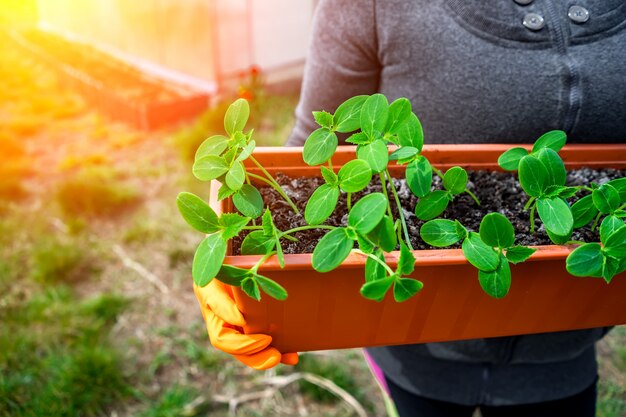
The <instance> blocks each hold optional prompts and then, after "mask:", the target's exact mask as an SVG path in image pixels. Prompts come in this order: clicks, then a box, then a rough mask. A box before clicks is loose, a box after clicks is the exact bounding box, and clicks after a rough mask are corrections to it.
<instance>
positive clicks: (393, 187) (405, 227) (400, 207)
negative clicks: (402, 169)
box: [385, 168, 413, 250]
mask: <svg viewBox="0 0 626 417" xmlns="http://www.w3.org/2000/svg"><path fill="white" fill-rule="evenodd" d="M385 174H386V175H387V178H389V184H391V192H392V194H393V198H394V199H395V200H396V207H397V209H398V213H399V214H400V222H401V223H402V228H403V229H404V237H405V239H406V245H407V246H408V247H409V249H411V250H413V246H411V239H409V229H408V227H407V226H406V220H405V219H404V213H403V211H402V206H401V205H400V197H398V192H397V191H396V186H395V185H393V179H392V178H391V174H390V173H389V169H387V168H385Z"/></svg>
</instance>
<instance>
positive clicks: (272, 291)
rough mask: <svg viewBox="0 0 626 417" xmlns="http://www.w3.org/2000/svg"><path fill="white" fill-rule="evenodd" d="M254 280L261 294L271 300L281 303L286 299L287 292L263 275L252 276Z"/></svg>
mask: <svg viewBox="0 0 626 417" xmlns="http://www.w3.org/2000/svg"><path fill="white" fill-rule="evenodd" d="M254 280H255V281H256V282H257V284H259V286H260V287H261V289H262V290H263V292H264V293H265V294H267V295H269V296H270V297H272V298H275V299H277V300H280V301H283V300H286V299H287V290H285V289H284V288H283V287H282V286H281V285H280V284H279V283H277V282H276V281H274V280H271V279H269V278H267V277H264V276H263V275H259V274H254Z"/></svg>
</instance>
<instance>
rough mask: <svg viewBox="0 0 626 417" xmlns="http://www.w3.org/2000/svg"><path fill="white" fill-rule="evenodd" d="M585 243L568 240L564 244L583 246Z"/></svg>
mask: <svg viewBox="0 0 626 417" xmlns="http://www.w3.org/2000/svg"><path fill="white" fill-rule="evenodd" d="M585 243H587V242H585V241H583V240H568V241H567V242H565V244H566V245H584V244H585Z"/></svg>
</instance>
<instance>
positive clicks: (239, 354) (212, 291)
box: [193, 279, 298, 369]
mask: <svg viewBox="0 0 626 417" xmlns="http://www.w3.org/2000/svg"><path fill="white" fill-rule="evenodd" d="M193 290H194V292H195V294H196V298H197V299H198V302H200V309H201V310H202V316H203V317H204V321H205V323H206V328H207V331H208V332H209V338H210V339H211V344H213V346H214V347H216V348H217V349H219V350H222V351H224V352H226V353H229V354H231V355H233V356H234V357H235V358H237V359H238V360H240V361H241V362H243V363H244V364H246V365H248V366H249V367H251V368H254V369H268V368H272V367H274V366H276V365H278V363H279V362H280V363H284V364H286V365H295V364H296V363H298V354H297V353H284V354H283V353H280V352H279V351H278V350H277V349H276V348H274V347H271V346H270V343H272V336H269V335H266V334H244V333H243V329H242V327H243V326H244V325H245V324H246V320H245V319H244V317H243V315H242V314H241V312H240V311H239V309H238V308H237V305H236V304H235V299H234V297H233V291H232V287H231V286H230V285H226V284H224V283H222V282H220V281H218V280H217V279H214V280H212V281H211V282H210V283H209V284H208V285H206V286H205V287H202V288H201V287H198V286H197V285H196V284H194V285H193Z"/></svg>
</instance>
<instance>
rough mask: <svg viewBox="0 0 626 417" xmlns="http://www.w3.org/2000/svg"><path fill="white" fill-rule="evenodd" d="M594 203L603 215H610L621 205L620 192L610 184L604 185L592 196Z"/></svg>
mask: <svg viewBox="0 0 626 417" xmlns="http://www.w3.org/2000/svg"><path fill="white" fill-rule="evenodd" d="M591 195H592V198H593V203H594V204H595V206H596V208H597V209H598V210H599V211H600V213H602V214H610V213H612V212H613V211H615V210H617V208H618V207H619V205H620V198H619V192H618V191H617V190H616V189H615V187H613V186H612V185H609V184H602V185H601V186H599V187H598V188H596V189H595V190H593V193H592V194H591Z"/></svg>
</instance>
